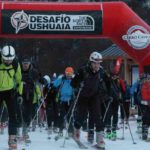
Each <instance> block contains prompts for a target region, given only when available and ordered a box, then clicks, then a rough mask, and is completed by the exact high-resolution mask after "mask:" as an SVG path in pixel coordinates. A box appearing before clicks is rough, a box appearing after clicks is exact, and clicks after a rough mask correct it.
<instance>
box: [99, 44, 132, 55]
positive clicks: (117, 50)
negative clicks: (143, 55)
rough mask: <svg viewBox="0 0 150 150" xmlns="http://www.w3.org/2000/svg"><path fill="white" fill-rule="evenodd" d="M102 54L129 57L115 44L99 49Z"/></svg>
mask: <svg viewBox="0 0 150 150" xmlns="http://www.w3.org/2000/svg"><path fill="white" fill-rule="evenodd" d="M101 54H102V56H103V57H104V58H105V57H118V56H121V57H125V58H130V57H129V55H128V54H127V53H125V52H124V51H123V50H122V49H120V48H119V47H118V46H117V45H115V44H113V45H111V46H110V47H108V48H107V49H105V50H103V51H101Z"/></svg>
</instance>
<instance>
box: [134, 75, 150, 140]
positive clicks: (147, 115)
mask: <svg viewBox="0 0 150 150" xmlns="http://www.w3.org/2000/svg"><path fill="white" fill-rule="evenodd" d="M149 93H150V75H149V74H143V76H142V77H141V78H140V81H139V90H138V94H137V95H138V100H139V102H140V111H141V114H142V140H145V141H150V140H149V138H148V129H149V126H150V96H149Z"/></svg>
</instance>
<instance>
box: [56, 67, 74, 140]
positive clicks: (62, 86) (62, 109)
mask: <svg viewBox="0 0 150 150" xmlns="http://www.w3.org/2000/svg"><path fill="white" fill-rule="evenodd" d="M73 73H74V70H73V68H72V67H67V68H66V69H65V73H64V75H63V76H62V77H61V78H58V79H56V80H55V81H54V82H53V86H54V87H55V88H58V91H57V96H56V101H58V104H59V120H58V122H59V123H58V125H59V132H58V137H62V136H63V129H64V124H65V121H66V122H67V123H68V121H69V118H70V114H71V112H69V110H70V109H71V108H70V107H71V106H72V103H73V98H74V90H73V88H72V86H71V85H70V83H71V81H72V77H73ZM65 119H66V120H65ZM72 132H73V124H72V122H71V124H70V125H69V130H68V135H69V136H72ZM56 140H57V137H56Z"/></svg>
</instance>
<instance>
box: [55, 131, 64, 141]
mask: <svg viewBox="0 0 150 150" xmlns="http://www.w3.org/2000/svg"><path fill="white" fill-rule="evenodd" d="M62 137H63V131H62V130H60V131H59V132H58V135H56V136H55V141H57V140H59V139H60V138H62Z"/></svg>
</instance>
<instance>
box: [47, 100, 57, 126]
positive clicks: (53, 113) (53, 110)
mask: <svg viewBox="0 0 150 150" xmlns="http://www.w3.org/2000/svg"><path fill="white" fill-rule="evenodd" d="M46 116H47V124H48V127H51V126H52V122H53V123H54V124H53V126H54V127H58V103H57V102H56V101H55V100H51V99H49V101H48V102H47V105H46Z"/></svg>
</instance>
